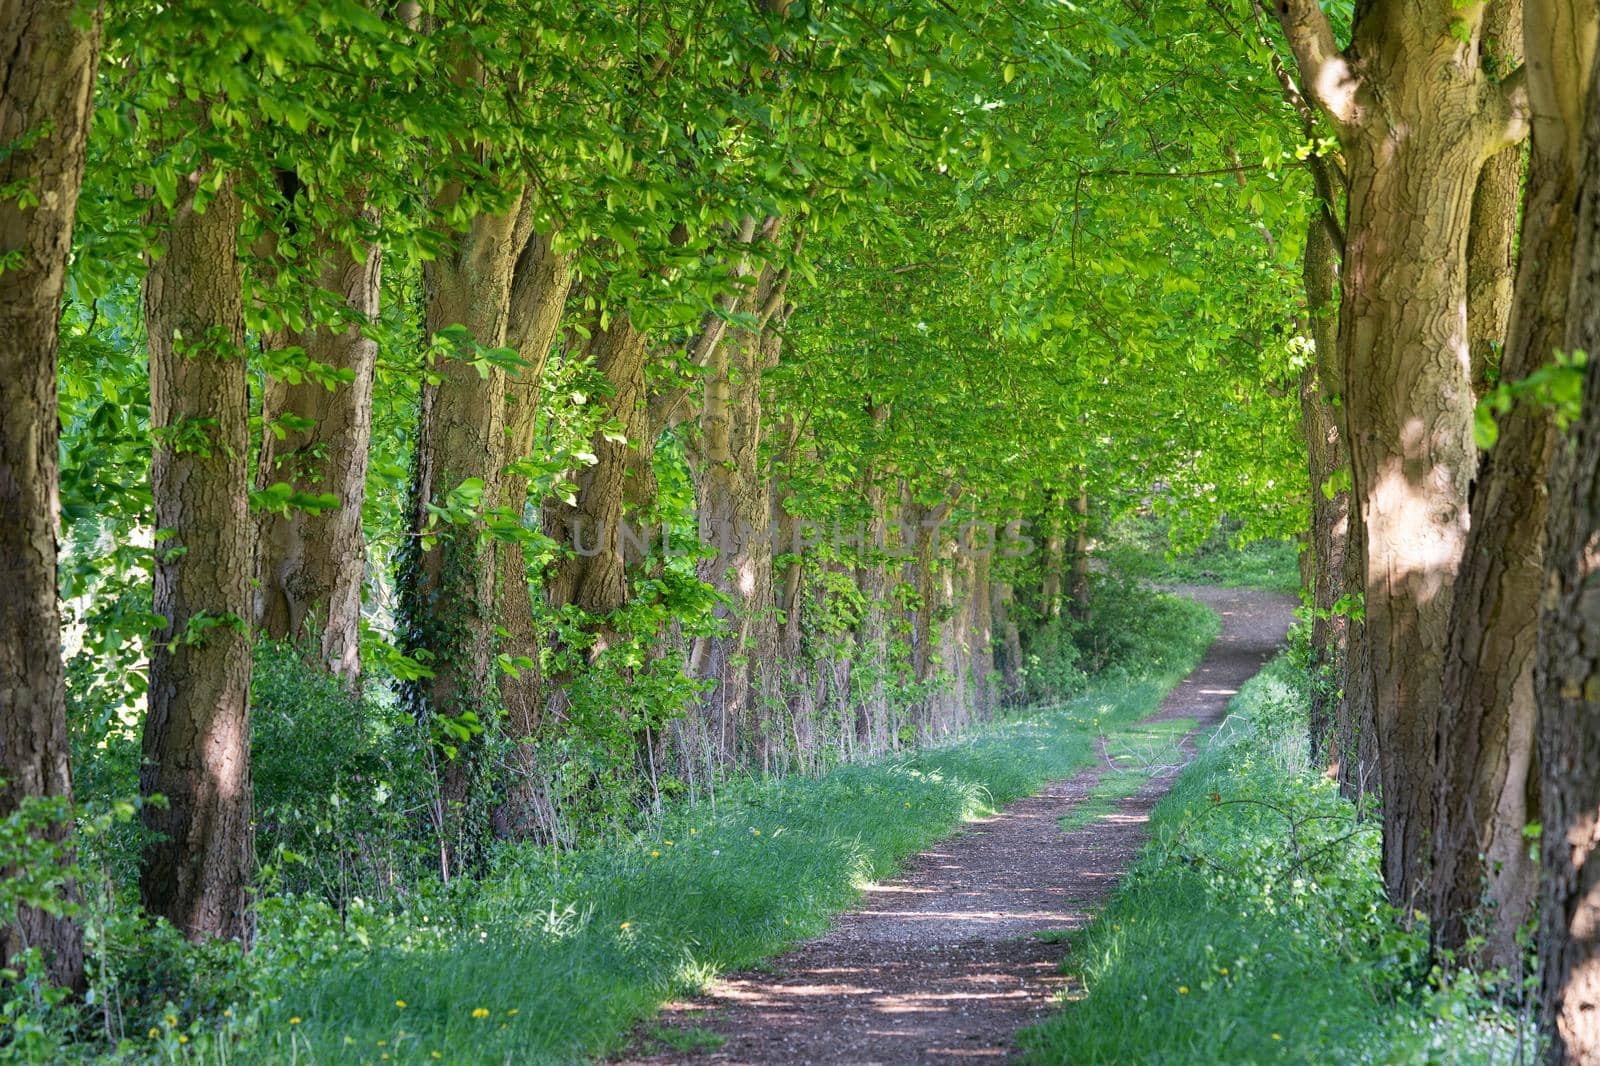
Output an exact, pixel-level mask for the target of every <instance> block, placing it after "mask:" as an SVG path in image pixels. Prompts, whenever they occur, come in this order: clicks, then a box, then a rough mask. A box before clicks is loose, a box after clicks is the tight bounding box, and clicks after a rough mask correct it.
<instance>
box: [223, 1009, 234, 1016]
mask: <svg viewBox="0 0 1600 1066" xmlns="http://www.w3.org/2000/svg"><path fill="white" fill-rule="evenodd" d="M222 1016H223V1017H224V1018H232V1017H233V1011H231V1010H225V1011H223V1012H222Z"/></svg>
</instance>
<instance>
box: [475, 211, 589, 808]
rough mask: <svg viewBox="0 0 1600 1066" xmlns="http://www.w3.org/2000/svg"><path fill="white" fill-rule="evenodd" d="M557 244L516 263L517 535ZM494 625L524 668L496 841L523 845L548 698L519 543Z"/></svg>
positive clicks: (513, 686)
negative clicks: (522, 468)
mask: <svg viewBox="0 0 1600 1066" xmlns="http://www.w3.org/2000/svg"><path fill="white" fill-rule="evenodd" d="M553 238H554V234H532V235H530V236H529V238H528V240H527V243H526V245H525V246H524V247H523V249H522V252H521V254H520V255H519V256H518V258H517V265H516V268H515V272H514V274H513V276H512V282H511V293H510V297H509V299H510V311H509V317H508V324H507V328H506V343H507V345H508V346H509V347H511V348H513V349H515V350H516V352H517V354H518V355H519V356H520V357H521V358H522V361H523V366H522V367H521V369H520V370H519V371H518V373H516V374H514V375H511V374H508V375H507V376H506V379H505V390H506V396H505V406H506V448H507V458H508V459H509V460H510V462H511V463H512V464H513V466H512V467H511V468H510V469H507V470H506V472H505V475H504V479H503V481H502V483H501V486H500V506H501V508H502V509H503V510H504V511H505V512H506V514H507V515H508V516H509V517H510V518H512V519H513V520H515V521H517V522H518V528H520V525H521V522H522V520H523V515H524V512H525V511H526V510H527V508H528V487H529V482H528V476H527V475H526V474H525V473H520V472H518V471H517V470H516V469H515V466H514V464H516V463H518V462H520V461H522V460H524V459H527V458H528V457H529V455H531V454H532V452H533V448H534V443H535V438H536V436H537V431H538V426H539V412H540V407H541V404H540V399H541V395H542V383H543V378H544V368H545V363H546V361H547V360H548V359H549V356H550V345H551V344H552V343H553V342H554V340H555V335H556V330H557V328H559V327H560V325H561V314H562V310H563V308H564V307H565V306H566V300H567V293H568V291H569V290H570V289H571V287H572V256H571V255H570V254H567V253H564V252H558V251H556V250H555V248H554V247H553V245H552V240H553ZM495 618H496V619H497V620H498V623H499V626H500V630H501V637H500V652H501V654H502V655H505V656H506V657H507V658H508V659H509V660H510V661H512V662H515V663H520V665H518V666H516V667H515V670H516V672H515V673H508V674H506V675H505V676H503V677H501V679H500V702H501V704H502V706H503V707H504V708H505V716H506V717H505V724H504V728H505V731H506V735H507V737H508V738H509V739H510V740H511V742H512V745H513V747H512V753H511V768H510V769H511V780H510V781H509V782H508V783H507V786H506V791H505V796H504V799H503V800H502V802H501V803H500V805H499V806H498V808H497V809H496V810H495V813H494V818H493V821H494V827H495V831H496V833H497V834H499V835H501V836H514V837H518V838H522V837H527V836H529V835H530V834H531V833H532V832H533V831H534V829H535V826H536V824H537V821H538V811H539V810H540V806H539V803H538V795H539V789H538V780H537V776H536V775H537V771H538V768H537V767H536V766H535V765H534V761H533V748H532V745H531V743H530V742H531V741H532V740H533V738H534V737H535V736H537V735H538V731H539V724H540V722H541V720H542V719H543V717H544V715H543V710H544V700H545V692H544V684H543V678H542V677H541V676H540V671H539V667H538V663H539V655H540V641H539V635H538V632H537V630H536V629H535V626H534V621H533V591H532V589H531V587H530V585H529V580H528V560H527V556H526V555H525V554H524V552H523V543H522V541H520V540H508V541H504V542H502V543H501V544H499V545H497V547H496V550H495ZM530 664H531V665H530Z"/></svg>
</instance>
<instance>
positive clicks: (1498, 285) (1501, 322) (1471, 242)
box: [1467, 0, 1546, 396]
mask: <svg viewBox="0 0 1600 1066" xmlns="http://www.w3.org/2000/svg"><path fill="white" fill-rule="evenodd" d="M1541 2H1546V0H1498V2H1496V3H1491V4H1487V5H1485V11H1484V16H1483V31H1482V32H1483V44H1482V49H1481V50H1482V53H1483V64H1484V66H1485V67H1487V68H1489V70H1490V73H1491V75H1492V76H1494V77H1504V76H1505V75H1507V74H1509V73H1511V71H1512V69H1513V68H1515V67H1516V66H1517V65H1518V64H1519V63H1520V62H1521V61H1522V58H1521V57H1522V54H1523V45H1522V36H1523V32H1522V9H1523V5H1524V4H1527V5H1530V6H1531V5H1533V4H1536V3H1541ZM1540 43H1541V42H1537V41H1536V42H1534V44H1535V46H1538V45H1539V44H1540ZM1521 193H1522V149H1521V147H1520V146H1517V145H1512V146H1510V147H1508V148H1503V149H1501V150H1500V152H1499V153H1498V154H1497V155H1495V156H1494V157H1493V158H1491V159H1490V160H1489V161H1488V162H1487V163H1485V164H1484V165H1483V171H1482V172H1481V173H1480V174H1479V175H1478V185H1477V188H1476V189H1475V190H1474V191H1473V194H1472V219H1471V222H1470V223H1469V225H1468V229H1467V347H1468V349H1469V350H1470V351H1471V352H1472V370H1471V374H1472V384H1473V390H1474V392H1476V393H1477V395H1479V396H1482V395H1483V393H1484V392H1485V391H1486V390H1487V389H1488V388H1489V386H1490V385H1492V384H1493V383H1494V380H1495V379H1498V378H1499V377H1500V376H1501V373H1500V368H1499V367H1498V366H1497V363H1498V361H1499V360H1498V354H1499V352H1500V351H1501V349H1502V347H1503V346H1504V344H1505V342H1506V328H1507V324H1508V323H1509V322H1510V321H1511V302H1512V297H1513V288H1514V286H1515V283H1516V272H1517V242H1516V233H1517V205H1518V201H1519V200H1520V199H1521Z"/></svg>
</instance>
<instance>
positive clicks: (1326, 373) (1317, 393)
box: [1300, 217, 1350, 774]
mask: <svg viewBox="0 0 1600 1066" xmlns="http://www.w3.org/2000/svg"><path fill="white" fill-rule="evenodd" d="M1302 283H1303V286H1304V288H1305V297H1306V317H1307V320H1308V322H1309V325H1310V332H1311V339H1312V344H1313V347H1314V348H1315V353H1314V359H1313V360H1312V362H1311V364H1310V365H1308V366H1307V367H1306V370H1305V372H1304V373H1303V374H1302V375H1301V381H1300V419H1301V430H1302V433H1303V434H1304V436H1305V439H1306V457H1307V465H1306V472H1307V474H1308V477H1309V488H1310V498H1311V530H1310V539H1311V551H1310V552H1309V553H1308V555H1309V558H1310V562H1311V565H1310V571H1311V573H1310V579H1311V580H1310V582H1309V587H1310V590H1311V607H1312V611H1313V614H1312V622H1311V669H1312V671H1313V673H1314V674H1315V675H1316V677H1317V679H1318V683H1316V684H1314V685H1313V686H1312V690H1311V716H1310V733H1311V765H1312V766H1314V767H1318V768H1321V767H1324V766H1327V767H1329V768H1330V769H1333V770H1334V772H1335V773H1336V774H1337V772H1338V771H1337V768H1338V766H1340V765H1341V764H1342V760H1343V758H1344V756H1343V754H1342V753H1341V752H1340V751H1339V750H1338V747H1337V744H1336V737H1335V733H1336V727H1335V719H1336V716H1337V703H1338V701H1339V699H1340V696H1339V694H1338V693H1337V692H1334V691H1333V690H1332V684H1331V681H1332V680H1333V679H1335V678H1342V677H1343V674H1344V652H1345V640H1346V630H1347V628H1348V625H1347V617H1346V615H1345V614H1343V613H1341V612H1339V611H1337V610H1336V605H1337V604H1338V603H1339V601H1340V599H1342V598H1343V597H1344V596H1345V593H1346V592H1347V591H1348V589H1349V586H1348V585H1347V584H1346V581H1345V577H1346V569H1345V560H1344V553H1345V545H1346V541H1347V537H1348V532H1349V522H1350V493H1349V491H1348V490H1346V489H1343V488H1341V489H1338V490H1337V491H1333V492H1331V493H1330V492H1329V491H1328V490H1329V489H1330V488H1331V486H1330V484H1329V482H1330V479H1331V478H1333V477H1334V476H1335V475H1336V474H1337V473H1338V472H1339V471H1341V470H1343V469H1344V468H1345V466H1346V459H1345V451H1344V438H1343V435H1342V433H1341V432H1340V428H1339V419H1338V410H1337V406H1336V400H1337V397H1338V391H1339V382H1340V374H1339V354H1338V328H1339V323H1338V314H1339V310H1338V304H1337V302H1336V300H1335V291H1336V290H1335V286H1336V285H1337V284H1338V250H1337V249H1336V248H1335V247H1334V244H1333V236H1332V234H1330V233H1329V232H1328V228H1327V226H1326V224H1325V223H1324V221H1323V219H1322V218H1321V217H1317V218H1313V219H1312V220H1311V222H1310V224H1309V225H1308V226H1307V229H1306V250H1305V260H1304V263H1303V270H1302Z"/></svg>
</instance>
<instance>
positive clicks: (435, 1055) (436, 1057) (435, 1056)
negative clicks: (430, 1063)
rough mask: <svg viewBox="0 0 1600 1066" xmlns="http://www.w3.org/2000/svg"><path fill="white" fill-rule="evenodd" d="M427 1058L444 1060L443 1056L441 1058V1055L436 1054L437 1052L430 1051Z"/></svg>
mask: <svg viewBox="0 0 1600 1066" xmlns="http://www.w3.org/2000/svg"><path fill="white" fill-rule="evenodd" d="M428 1056H429V1057H430V1058H435V1059H442V1058H444V1056H443V1055H441V1054H439V1053H438V1052H437V1051H430V1052H428Z"/></svg>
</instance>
